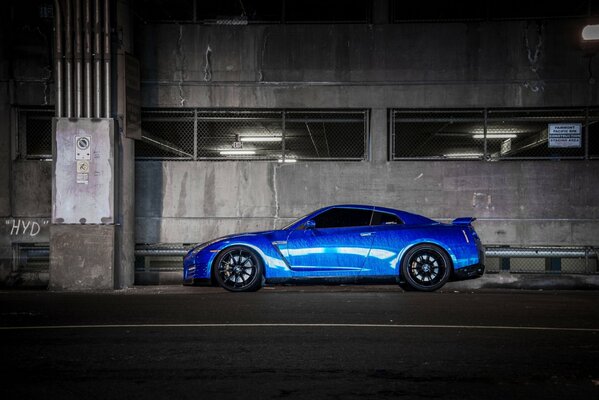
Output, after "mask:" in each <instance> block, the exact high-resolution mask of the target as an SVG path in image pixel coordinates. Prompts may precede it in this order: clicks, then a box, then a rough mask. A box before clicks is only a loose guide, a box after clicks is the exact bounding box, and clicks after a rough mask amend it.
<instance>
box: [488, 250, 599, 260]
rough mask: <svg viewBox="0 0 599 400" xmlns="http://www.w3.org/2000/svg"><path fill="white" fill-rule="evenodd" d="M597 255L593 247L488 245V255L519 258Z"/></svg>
mask: <svg viewBox="0 0 599 400" xmlns="http://www.w3.org/2000/svg"><path fill="white" fill-rule="evenodd" d="M592 254H595V256H596V255H597V250H596V249H594V248H592V247H580V248H579V247H573V248H561V247H559V248H558V247H486V248H485V256H486V257H505V258H511V257H519V258H537V257H539V258H546V257H555V258H582V257H589V256H591V255H592Z"/></svg>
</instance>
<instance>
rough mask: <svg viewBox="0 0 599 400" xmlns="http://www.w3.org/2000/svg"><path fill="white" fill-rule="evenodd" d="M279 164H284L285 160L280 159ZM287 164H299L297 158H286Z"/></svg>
mask: <svg viewBox="0 0 599 400" xmlns="http://www.w3.org/2000/svg"><path fill="white" fill-rule="evenodd" d="M279 162H280V163H282V162H283V159H282V158H279ZM285 162H286V163H294V162H297V160H296V159H295V158H286V159H285Z"/></svg>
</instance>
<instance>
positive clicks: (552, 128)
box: [547, 124, 582, 148]
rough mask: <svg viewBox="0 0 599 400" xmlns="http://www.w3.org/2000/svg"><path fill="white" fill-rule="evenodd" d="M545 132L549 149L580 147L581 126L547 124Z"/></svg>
mask: <svg viewBox="0 0 599 400" xmlns="http://www.w3.org/2000/svg"><path fill="white" fill-rule="evenodd" d="M547 132H548V134H549V140H548V143H549V147H550V148H551V147H553V148H560V147H561V148H564V147H569V148H573V147H574V148H576V147H577V148H580V147H581V146H582V124H549V126H548V128H547Z"/></svg>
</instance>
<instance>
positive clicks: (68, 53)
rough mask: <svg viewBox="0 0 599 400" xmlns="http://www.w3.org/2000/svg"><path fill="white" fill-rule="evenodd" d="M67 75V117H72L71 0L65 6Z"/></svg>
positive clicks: (67, 0)
mask: <svg viewBox="0 0 599 400" xmlns="http://www.w3.org/2000/svg"><path fill="white" fill-rule="evenodd" d="M65 20H66V21H65V22H66V23H65V68H66V71H65V75H66V85H65V86H66V87H65V103H66V117H67V118H71V117H72V116H73V101H72V92H73V41H72V36H73V35H72V32H71V0H66V7H65Z"/></svg>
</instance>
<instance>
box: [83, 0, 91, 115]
mask: <svg viewBox="0 0 599 400" xmlns="http://www.w3.org/2000/svg"><path fill="white" fill-rule="evenodd" d="M90 1H91V0H85V5H84V25H83V35H84V39H83V64H84V66H85V69H84V71H83V80H84V82H85V83H84V85H85V88H84V97H85V104H84V107H83V116H84V117H86V118H90V117H91V116H92V44H91V26H92V22H91V10H90V7H91V6H90Z"/></svg>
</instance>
